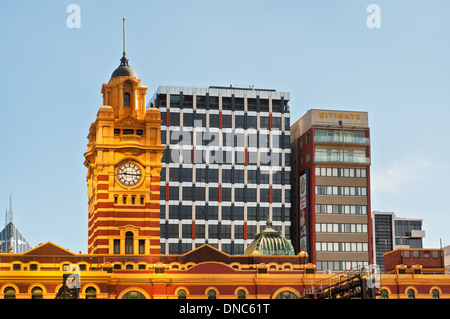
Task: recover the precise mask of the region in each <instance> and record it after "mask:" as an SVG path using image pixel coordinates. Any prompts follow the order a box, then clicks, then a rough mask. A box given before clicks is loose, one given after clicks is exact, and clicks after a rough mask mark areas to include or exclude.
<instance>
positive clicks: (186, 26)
mask: <svg viewBox="0 0 450 319" xmlns="http://www.w3.org/2000/svg"><path fill="white" fill-rule="evenodd" d="M72 3H74V4H77V5H79V7H80V10H81V11H80V12H81V15H80V18H81V27H80V28H72V29H71V28H68V27H67V24H66V19H67V17H68V16H69V15H70V13H67V12H66V8H67V6H68V5H70V4H72ZM372 3H374V4H378V5H379V7H380V9H381V15H380V18H381V28H378V29H370V28H368V27H367V25H366V19H367V18H368V16H369V15H370V13H368V12H366V9H367V6H368V5H369V4H372ZM449 14H450V2H449V1H447V0H441V1H439V0H432V1H417V0H416V1H414V0H397V1H382V0H370V1H365V0H347V1H335V0H330V1H326V0H320V1H317V0H309V1H299V0H297V1H287V0H280V1H256V0H254V1H253V0H244V1H243V0H236V1H233V0H229V1H226V0H222V1H206V0H203V1H197V0H194V1H172V0H169V1H135V0H129V1H126V2H124V1H100V0H97V1H81V0H71V1H62V0H42V1H23V0H15V1H12V0H5V1H2V2H1V3H0V43H1V50H0V69H1V70H2V76H1V77H0V90H1V91H0V92H1V96H2V101H1V103H0V152H1V155H2V156H1V157H0V208H2V207H3V208H2V209H3V211H5V210H6V207H7V205H8V203H9V194H10V191H11V192H12V196H13V208H14V213H15V215H14V220H15V224H16V225H17V227H18V228H19V230H20V231H21V232H22V234H23V235H24V236H25V238H27V240H28V241H29V242H30V243H31V245H33V246H34V245H37V244H39V243H42V242H46V241H52V242H54V243H56V244H58V245H60V246H62V247H65V248H68V249H70V250H71V251H74V252H78V251H81V252H83V253H85V252H87V220H88V209H87V187H86V168H85V167H84V165H83V162H84V157H83V153H84V152H85V151H86V150H87V138H86V137H87V134H88V129H89V126H90V124H91V122H92V121H94V119H95V116H96V113H97V110H98V108H99V107H100V106H101V103H102V99H101V93H100V90H101V85H102V83H107V82H108V81H109V79H110V77H111V73H112V72H113V71H114V69H115V68H116V67H117V66H118V65H119V63H120V61H119V59H120V57H121V55H122V18H126V21H127V22H126V34H127V56H128V58H129V59H130V61H129V62H130V66H131V67H133V68H134V69H135V70H136V72H137V73H138V77H139V78H140V79H141V81H142V84H144V85H146V86H148V91H147V101H148V100H149V99H150V98H151V96H152V95H153V93H154V91H155V90H156V89H157V87H158V86H160V85H180V86H194V87H208V86H210V85H223V86H228V85H230V84H233V85H255V87H257V88H273V89H276V90H277V91H287V92H290V93H291V101H290V107H291V123H294V122H295V121H296V120H297V119H299V118H300V117H301V116H302V115H303V114H305V113H306V112H307V110H308V109H311V108H323V109H342V110H357V111H367V112H369V125H370V128H371V147H372V148H371V151H372V154H371V155H372V166H371V175H372V181H371V184H372V185H371V186H372V210H378V211H393V212H395V213H396V215H397V216H399V217H408V218H422V219H423V226H424V229H425V231H426V237H425V240H424V246H425V247H430V248H437V247H439V244H440V239H442V241H443V243H445V244H450V235H449V231H448V230H449V224H450V208H449V205H448V204H446V199H447V198H448V197H449V195H450V186H449V182H448V181H449V180H450V165H449V158H450V151H449V148H448V145H449V141H450V131H449V129H448V128H447V127H448V125H447V123H448V122H449V119H450V108H449V101H450V89H449V88H450V62H449V61H450V60H449V57H450V42H449V39H450V19H448V16H449ZM2 216H3V214H0V217H2ZM0 225H1V220H0ZM0 228H1V226H0Z"/></svg>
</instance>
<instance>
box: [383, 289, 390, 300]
mask: <svg viewBox="0 0 450 319" xmlns="http://www.w3.org/2000/svg"><path fill="white" fill-rule="evenodd" d="M381 299H389V292H388V291H387V290H386V289H383V290H381Z"/></svg>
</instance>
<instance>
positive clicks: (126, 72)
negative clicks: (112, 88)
mask: <svg viewBox="0 0 450 319" xmlns="http://www.w3.org/2000/svg"><path fill="white" fill-rule="evenodd" d="M118 76H132V77H135V78H137V73H136V71H135V70H133V69H132V68H131V67H130V66H129V65H128V59H127V56H126V54H125V52H124V53H123V56H122V58H121V59H120V65H119V67H118V68H117V69H115V70H114V72H113V73H112V75H111V78H115V77H118Z"/></svg>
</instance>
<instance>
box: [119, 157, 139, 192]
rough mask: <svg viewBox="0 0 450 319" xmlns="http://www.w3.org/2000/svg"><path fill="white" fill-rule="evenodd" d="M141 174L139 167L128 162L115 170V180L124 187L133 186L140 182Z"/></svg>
mask: <svg viewBox="0 0 450 319" xmlns="http://www.w3.org/2000/svg"><path fill="white" fill-rule="evenodd" d="M141 177H142V172H141V169H140V168H139V166H137V165H136V164H134V163H131V162H128V163H125V164H123V165H122V166H120V167H119V169H118V170H117V179H118V180H119V182H121V183H122V184H123V185H125V186H134V185H136V184H137V183H139V181H140V180H141Z"/></svg>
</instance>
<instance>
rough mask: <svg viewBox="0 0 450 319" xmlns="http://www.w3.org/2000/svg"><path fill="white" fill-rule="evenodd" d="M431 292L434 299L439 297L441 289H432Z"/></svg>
mask: <svg viewBox="0 0 450 319" xmlns="http://www.w3.org/2000/svg"><path fill="white" fill-rule="evenodd" d="M431 294H432V295H433V296H432V298H433V299H439V290H437V289H433V291H431Z"/></svg>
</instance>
